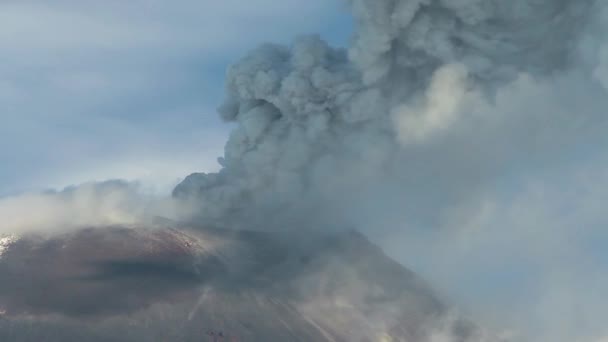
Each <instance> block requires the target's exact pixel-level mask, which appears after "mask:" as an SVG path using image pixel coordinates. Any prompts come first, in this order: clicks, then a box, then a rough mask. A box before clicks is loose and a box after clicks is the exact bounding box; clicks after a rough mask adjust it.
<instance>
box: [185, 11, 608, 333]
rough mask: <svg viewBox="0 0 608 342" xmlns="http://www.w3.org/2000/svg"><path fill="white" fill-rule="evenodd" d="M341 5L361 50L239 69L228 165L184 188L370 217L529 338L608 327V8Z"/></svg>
mask: <svg viewBox="0 0 608 342" xmlns="http://www.w3.org/2000/svg"><path fill="white" fill-rule="evenodd" d="M346 2H347V4H348V6H349V8H350V9H351V10H352V13H353V15H354V18H355V23H356V27H355V32H354V36H353V39H352V42H351V45H350V46H349V47H348V48H347V49H337V48H333V47H330V46H328V44H327V43H325V42H324V41H323V40H322V39H321V38H320V37H317V36H305V37H300V38H299V39H297V40H296V41H295V42H294V43H293V44H292V45H291V46H281V45H272V44H266V45H264V46H261V47H259V48H258V49H256V50H254V51H253V52H251V53H250V54H249V55H247V56H246V57H245V58H244V59H242V60H241V61H240V62H238V63H236V64H235V65H234V66H233V67H231V68H230V69H229V71H228V74H227V97H226V100H225V103H224V104H223V105H222V106H221V108H220V109H219V112H220V114H221V116H222V117H223V118H224V119H225V120H226V121H229V122H235V123H236V125H237V126H236V128H235V129H234V130H233V131H232V133H231V136H230V138H229V141H228V142H227V144H226V147H225V155H224V156H223V157H222V158H220V159H219V161H220V163H221V165H222V167H223V168H222V169H221V171H220V172H218V173H211V174H203V173H199V174H193V175H191V176H189V177H188V178H187V179H186V180H185V181H184V182H183V183H181V184H180V185H179V186H177V187H176V189H175V191H174V196H175V197H176V198H182V199H194V200H195V201H196V202H199V203H200V205H199V209H200V210H199V211H198V219H200V220H202V221H203V222H205V221H207V222H213V223H216V224H217V223H218V222H219V223H220V224H223V225H226V226H231V227H247V228H254V229H261V230H280V229H286V228H288V227H289V228H291V229H302V230H305V229H307V228H309V227H314V228H315V229H332V228H335V227H345V226H347V227H348V226H350V227H356V228H357V229H359V230H361V231H363V232H364V233H365V234H367V235H368V236H371V238H372V239H373V240H374V241H376V242H378V243H379V244H380V245H382V246H384V247H386V248H387V249H388V250H389V253H390V255H392V256H394V257H396V258H397V259H399V260H400V261H403V262H404V263H406V264H408V265H412V266H414V269H415V270H416V271H418V272H420V273H422V274H423V275H424V276H426V277H427V278H428V279H431V281H432V283H434V284H435V285H436V286H439V287H441V288H442V290H445V291H447V292H448V293H450V294H452V295H454V297H456V298H459V299H460V300H462V301H463V302H466V303H468V304H467V305H468V306H469V307H470V308H471V310H472V311H479V312H481V313H479V312H478V316H479V317H482V318H486V319H487V320H488V321H494V322H490V323H496V324H497V325H499V326H513V328H514V329H515V330H521V331H522V334H524V335H525V336H528V337H530V338H531V339H532V340H536V341H573V340H593V339H597V338H601V336H602V335H606V334H607V333H608V332H606V331H605V327H604V322H602V321H601V318H599V317H602V315H601V314H598V313H599V312H601V308H602V307H603V304H605V301H604V300H603V299H602V298H600V297H599V294H597V295H594V294H590V293H585V294H584V295H583V294H582V292H586V291H584V290H582V289H583V288H585V284H586V282H587V281H590V282H592V283H593V284H595V285H594V288H596V287H595V286H598V287H597V288H601V285H600V284H604V285H607V284H608V282H607V281H606V279H605V278H606V277H605V276H598V274H606V273H607V272H608V267H607V266H606V265H607V264H608V257H607V256H606V255H605V253H604V252H601V248H599V247H598V245H602V243H604V245H605V243H608V239H607V238H606V234H605V233H604V232H603V231H602V227H604V224H605V223H607V222H606V221H607V220H606V217H605V214H603V213H602V212H601V210H597V211H596V210H592V209H591V208H598V206H600V203H601V198H605V193H606V189H607V188H606V186H607V185H608V183H606V182H604V181H603V180H604V179H605V177H604V175H605V173H606V171H608V163H607V162H606V158H605V157H604V155H605V153H606V152H607V151H606V146H608V144H607V143H608V142H607V141H606V139H607V138H606V136H605V129H606V127H608V116H607V115H606V110H605V109H606V108H608V93H607V91H608V87H607V80H608V72H607V70H608V69H607V65H608V59H607V58H608V53H607V52H606V51H607V48H608V42H607V40H606V38H605V37H606V34H605V33H606V31H607V29H608V28H607V27H606V24H605V23H606V22H607V18H608V4H606V3H605V2H602V1H595V0H581V1H567V0H539V1H533V0H514V1H508V2H507V1H501V0H458V1H453V0H452V1H448V0H348V1H346ZM588 177H593V178H588ZM566 184H567V186H565V185H566ZM558 217H559V218H561V219H557V218H558ZM594 243H595V244H596V246H595V247H592V246H591V245H593V244H594ZM480 260H483V261H484V262H481V261H480ZM598 272H599V273H598ZM441 284H443V285H441ZM508 288H515V289H519V290H513V289H511V290H508ZM592 293H595V292H592ZM598 303H601V304H598ZM497 306H500V307H501V308H500V309H497Z"/></svg>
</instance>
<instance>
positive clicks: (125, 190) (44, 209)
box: [0, 181, 187, 236]
mask: <svg viewBox="0 0 608 342" xmlns="http://www.w3.org/2000/svg"><path fill="white" fill-rule="evenodd" d="M186 207H187V206H186V205H185V203H180V204H178V203H176V201H175V200H173V199H169V198H166V197H164V196H155V195H153V194H150V193H147V192H146V191H145V189H144V188H142V187H141V186H139V185H138V184H134V183H126V182H122V181H109V182H104V183H88V184H83V185H80V186H75V187H70V188H67V189H65V190H63V191H60V192H54V191H53V192H46V193H30V194H23V195H20V196H14V197H6V198H2V199H0V217H1V218H2V220H1V221H0V236H1V235H5V234H6V235H8V234H10V235H13V234H17V235H20V234H26V233H45V234H46V233H57V232H66V231H69V230H73V229H77V228H82V227H97V226H111V225H127V226H131V225H137V224H141V223H144V222H150V223H151V222H152V221H154V219H155V218H156V217H166V218H172V219H176V218H179V217H178V216H179V215H180V214H183V213H185V212H186V209H185V208H186Z"/></svg>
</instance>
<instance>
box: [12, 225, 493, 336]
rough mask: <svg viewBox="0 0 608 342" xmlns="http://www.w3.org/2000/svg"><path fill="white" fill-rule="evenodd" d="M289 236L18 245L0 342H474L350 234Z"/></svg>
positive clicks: (95, 237) (110, 234)
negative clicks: (442, 340)
mask: <svg viewBox="0 0 608 342" xmlns="http://www.w3.org/2000/svg"><path fill="white" fill-rule="evenodd" d="M301 235H302V236H298V234H295V233H281V234H275V233H261V232H248V231H230V230H225V229H199V228H197V229H188V228H187V227H180V228H179V229H173V228H156V229H141V228H124V227H107V228H96V229H83V230H80V231H77V232H73V233H69V234H64V235H61V236H55V237H53V238H43V237H40V236H37V237H36V236H29V237H22V238H21V239H19V240H17V241H13V242H12V243H11V244H10V245H7V247H6V249H5V251H4V253H3V258H2V259H1V260H0V279H1V280H2V281H0V308H1V309H0V313H2V315H1V316H0V317H1V318H0V340H1V341H84V340H86V341H206V340H209V341H214V340H217V341H431V340H432V339H433V338H436V337H437V336H438V335H437V334H441V336H450V338H451V339H453V340H455V341H461V340H462V341H477V340H481V339H482V338H483V337H482V336H481V335H479V332H477V331H476V330H475V329H474V328H473V326H472V325H471V324H469V323H466V322H465V321H463V320H458V319H452V318H450V315H449V313H448V308H447V307H446V306H445V305H443V304H442V303H441V301H440V300H439V299H438V298H437V297H436V296H435V295H434V294H433V292H432V291H431V290H430V289H429V287H428V286H426V285H425V284H424V283H423V282H422V281H421V280H420V279H419V278H417V277H416V275H414V274H413V273H412V272H410V271H408V270H407V269H405V268H403V267H402V266H400V265H399V264H397V263H395V262H393V261H392V260H390V259H389V258H387V257H386V256H385V255H384V254H383V253H382V252H381V251H380V250H379V249H378V248H377V247H376V246H374V245H373V244H371V243H370V242H368V241H367V240H366V239H365V238H364V237H363V236H361V235H360V234H358V233H356V232H346V233H340V234H333V235H330V234H305V235H304V234H301ZM296 241H297V242H296ZM220 335H221V336H220Z"/></svg>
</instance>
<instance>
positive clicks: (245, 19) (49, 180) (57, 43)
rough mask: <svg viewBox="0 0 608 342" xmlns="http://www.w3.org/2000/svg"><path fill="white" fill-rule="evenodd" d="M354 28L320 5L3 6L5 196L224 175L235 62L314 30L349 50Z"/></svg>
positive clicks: (0, 145) (1, 179) (333, 8)
mask: <svg viewBox="0 0 608 342" xmlns="http://www.w3.org/2000/svg"><path fill="white" fill-rule="evenodd" d="M294 12H295V13H299V14H300V15H298V16H293V15H291V13H294ZM349 20H350V19H349V16H348V15H347V13H346V11H345V10H344V9H343V8H342V5H341V4H340V2H338V1H329V2H328V1H323V0H313V1H305V2H303V1H297V0H287V1H281V2H278V1H272V0H252V1H248V2H246V4H243V2H242V1H236V0H228V1H221V2H217V1H210V0H178V1H171V2H166V1H157V0H148V1H145V0H136V1H128V2H125V1H118V0H110V1H104V2H103V6H102V5H101V3H100V2H98V1H77V0H61V1H53V2H48V1H41V0H26V1H13V0H7V1H2V2H1V3H0V47H1V50H2V58H1V63H0V111H1V112H2V115H1V118H2V124H0V161H1V162H2V167H0V196H6V195H14V194H17V193H21V192H25V191H37V190H42V189H46V188H62V187H64V186H68V185H72V184H78V183H82V182H87V181H103V180H107V179H114V178H120V179H126V180H130V181H133V180H137V181H141V182H143V183H146V184H150V186H152V187H154V190H155V191H160V192H166V191H168V190H170V188H171V187H172V186H173V185H174V184H176V183H177V182H178V181H179V180H180V179H182V178H183V177H184V176H186V175H188V174H189V173H191V172H194V171H214V170H217V169H218V165H217V163H216V158H217V157H218V156H220V155H221V154H222V149H223V145H224V143H225V140H226V136H227V133H228V131H229V130H230V129H231V127H230V126H229V125H227V124H224V123H223V122H221V120H220V119H219V117H218V116H217V114H216V107H217V105H218V104H219V103H220V102H221V100H222V98H223V90H224V87H223V82H224V75H225V71H226V69H227V67H228V65H229V64H230V63H232V62H234V61H235V60H237V59H238V58H240V57H241V56H242V55H243V54H244V53H245V52H246V51H248V50H250V49H251V48H252V47H254V46H257V45H258V44H260V43H263V42H288V41H290V40H291V39H292V38H293V37H294V36H297V35H299V34H307V33H309V32H319V33H320V34H321V35H322V36H323V37H324V38H325V39H327V40H329V41H330V42H332V43H334V44H336V45H345V43H346V42H347V41H348V36H349V34H350V22H349Z"/></svg>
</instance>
